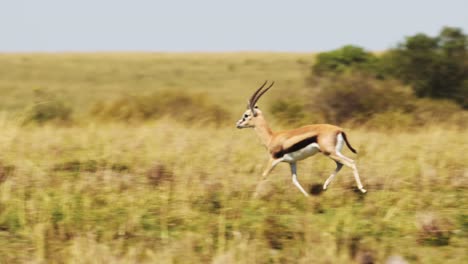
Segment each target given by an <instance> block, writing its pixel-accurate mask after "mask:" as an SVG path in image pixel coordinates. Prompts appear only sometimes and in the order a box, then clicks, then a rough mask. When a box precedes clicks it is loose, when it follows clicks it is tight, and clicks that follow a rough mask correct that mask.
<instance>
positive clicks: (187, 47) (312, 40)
mask: <svg viewBox="0 0 468 264" xmlns="http://www.w3.org/2000/svg"><path fill="white" fill-rule="evenodd" d="M443 26H453V27H459V28H462V29H463V31H464V32H465V34H468V1H466V0H446V1H442V0H438V1H436V0H392V1H380V0H354V1H350V0H320V1H317V0H309V1H306V0H289V1H285V0H282V1H280V0H270V1H264V0H231V1H224V0H217V1H215V0H192V1H190V0H184V1H182V0H165V1H160V0H153V1H150V0H133V1H130V0H125V1H124V0H75V1H71V0H40V1H39V0H0V52H69V51H72V52H97V51H111V52H114V51H137V52H138V51H151V52H159V51H163V52H193V51H197V52H224V51H228V52H231V51H233V52H235V51H284V52H313V51H325V50H331V49H335V48H339V47H341V46H343V45H346V44H354V45H358V46H361V47H364V48H366V49H368V50H372V51H381V50H385V49H388V48H391V47H394V46H395V45H396V44H397V43H398V42H401V41H403V40H404V37H405V36H410V35H414V34H416V33H420V32H422V33H426V34H428V35H431V36H435V35H436V34H438V32H439V31H440V30H441V28H442V27H443Z"/></svg>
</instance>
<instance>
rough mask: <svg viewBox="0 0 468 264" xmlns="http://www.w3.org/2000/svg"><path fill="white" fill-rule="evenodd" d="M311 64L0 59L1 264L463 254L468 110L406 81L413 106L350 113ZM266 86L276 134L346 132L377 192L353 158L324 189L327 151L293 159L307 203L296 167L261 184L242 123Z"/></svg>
mask: <svg viewBox="0 0 468 264" xmlns="http://www.w3.org/2000/svg"><path fill="white" fill-rule="evenodd" d="M313 63H314V55H313V54H306V53H304V54H302V53H187V54H183V53H180V54H177V53H174V54H170V53H168V54H164V53H85V54H79V53H76V54H73V53H69V54H67V53H63V54H60V53H58V54H0V95H1V96H0V263H385V262H386V261H387V260H388V259H397V258H399V259H404V261H406V262H403V263H467V262H468V253H467V248H468V167H467V164H468V157H467V151H468V136H467V135H468V134H467V132H466V131H467V128H468V126H467V121H466V120H468V119H467V117H468V116H467V114H466V111H464V110H462V109H461V108H458V107H457V106H455V105H454V104H452V103H450V102H447V101H431V100H429V99H427V100H426V99H414V100H413V99H412V97H411V94H410V92H409V91H408V88H407V87H406V86H405V85H400V84H395V85H396V86H398V87H399V88H398V89H397V91H395V93H394V94H391V96H389V97H388V98H386V99H385V101H386V102H388V101H390V102H395V104H397V102H402V101H403V100H405V102H406V100H411V102H407V103H405V105H404V106H401V108H398V109H393V108H392V107H387V106H385V107H387V108H386V109H387V110H386V111H385V112H379V113H378V114H375V115H374V114H372V113H370V112H372V111H369V113H368V112H366V113H365V114H362V115H359V116H356V117H349V118H347V119H346V120H341V119H340V116H343V115H340V114H339V113H337V112H335V113H332V112H331V111H332V110H333V109H330V108H334V107H335V108H336V107H340V105H338V104H331V103H329V101H328V99H327V98H329V99H330V100H331V97H330V94H327V93H324V92H323V91H322V90H326V89H325V88H326V87H328V86H327V85H330V83H333V82H329V81H323V80H317V79H313V78H314V77H313V76H311V70H310V69H311V67H312V65H313ZM346 78H350V80H348V79H347V80H345V81H349V82H350V83H361V81H360V79H359V78H360V77H359V76H358V77H346ZM356 78H357V79H356ZM267 79H268V80H274V81H275V83H276V84H275V86H274V87H273V88H272V89H271V90H270V91H269V92H268V93H267V94H265V96H264V97H263V98H262V99H261V100H260V102H259V107H260V108H261V109H262V110H263V112H264V113H265V116H266V118H267V120H268V121H269V122H270V125H271V127H272V128H273V129H274V130H281V129H288V128H294V127H297V126H300V125H305V124H307V123H312V122H330V123H335V124H337V125H339V126H341V127H343V128H345V130H346V132H347V135H348V139H349V141H350V143H351V144H352V145H353V147H354V148H356V149H357V151H358V154H357V155H355V154H353V153H351V152H350V151H349V150H348V149H346V148H344V154H345V155H347V156H349V157H352V158H354V159H356V161H357V166H358V169H359V172H360V175H361V179H362V181H363V184H364V187H365V188H366V189H367V191H368V193H366V194H361V193H359V192H358V191H356V189H355V182H354V178H353V175H352V172H351V170H350V169H348V168H343V169H342V170H341V172H340V173H339V174H338V175H337V177H336V178H335V180H334V181H333V182H332V183H331V185H330V186H329V189H328V190H327V191H321V186H322V184H323V183H324V181H325V180H326V179H327V177H328V176H329V175H330V174H331V172H332V171H333V170H334V169H335V163H334V162H333V161H332V160H330V159H329V158H327V157H325V156H323V155H320V154H318V155H316V156H314V157H312V158H309V159H306V160H304V161H301V162H299V163H298V177H299V181H300V182H301V184H302V185H303V186H304V187H305V189H307V190H309V191H310V192H311V196H310V197H307V198H306V197H304V196H303V195H302V194H301V192H300V191H299V190H298V189H297V188H296V187H295V186H294V185H293V184H292V182H291V177H290V171H289V166H288V165H287V164H280V165H278V167H277V168H276V169H275V170H273V172H272V173H271V174H270V176H269V178H268V180H266V181H261V173H262V171H263V169H264V166H265V165H266V161H267V158H268V156H267V152H266V151H265V149H264V147H263V146H262V145H261V144H260V142H259V140H258V139H257V137H256V135H255V133H254V131H253V130H249V129H244V130H239V129H236V128H235V123H236V121H237V120H238V119H239V118H240V117H241V114H242V113H243V111H244V110H245V106H246V102H247V99H248V98H249V96H250V95H251V93H252V92H253V91H254V90H255V89H256V88H257V87H258V86H260V85H261V84H262V83H263V81H264V80H267ZM342 81H343V80H337V82H342ZM374 85H376V86H378V87H377V88H376V89H377V90H379V89H380V90H384V91H387V90H385V89H387V87H386V86H384V85H381V84H380V83H378V84H374V83H373V82H372V83H369V87H370V88H369V89H374V88H372V87H374ZM391 85H392V84H391ZM381 88H382V89H381ZM321 89H322V90H321ZM380 90H379V91H380ZM385 94H387V93H385ZM325 95H326V96H327V97H324V96H325ZM408 98H410V99H408ZM418 100H421V101H418ZM372 101H373V102H376V101H378V100H377V99H376V100H372ZM413 101H414V102H413ZM391 104H393V103H391ZM402 109H403V110H402ZM330 113H332V114H330Z"/></svg>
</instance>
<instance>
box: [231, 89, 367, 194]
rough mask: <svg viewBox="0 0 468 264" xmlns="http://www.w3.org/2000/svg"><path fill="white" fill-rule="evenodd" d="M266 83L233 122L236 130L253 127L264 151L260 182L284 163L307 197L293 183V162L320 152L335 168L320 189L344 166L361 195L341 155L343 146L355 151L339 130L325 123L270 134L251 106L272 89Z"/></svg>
mask: <svg viewBox="0 0 468 264" xmlns="http://www.w3.org/2000/svg"><path fill="white" fill-rule="evenodd" d="M266 84H267V82H266V81H265V83H263V85H262V86H261V87H260V88H258V89H257V91H255V93H253V95H252V96H251V97H250V99H249V102H248V105H247V110H246V111H245V112H244V114H243V116H242V118H241V119H240V120H239V121H238V122H237V128H254V129H255V132H256V133H257V135H258V137H259V138H260V140H261V142H262V143H263V145H265V146H266V147H267V149H268V152H269V156H270V158H269V160H268V165H267V167H266V169H265V171H264V172H263V179H266V177H267V176H268V174H269V173H270V172H271V170H273V168H274V167H275V166H276V165H278V163H280V162H287V163H289V165H290V166H291V174H292V181H293V183H294V185H296V187H297V188H299V190H301V192H302V193H303V194H304V195H306V196H307V195H308V194H307V192H306V191H305V190H304V188H302V186H301V185H300V184H299V182H298V180H297V174H296V162H297V161H299V160H302V159H305V158H307V157H310V156H312V155H314V154H316V153H318V152H320V153H323V154H324V155H326V156H327V157H329V158H331V159H332V160H334V161H335V162H336V169H335V171H334V172H333V173H332V174H331V175H330V177H328V179H327V180H326V181H325V184H324V185H323V189H327V187H328V185H329V184H330V182H331V181H332V180H333V178H334V177H335V176H336V174H337V173H338V172H339V171H340V169H341V168H342V167H343V165H345V166H347V167H350V168H351V169H352V170H353V174H354V178H355V180H356V183H357V186H358V188H359V190H361V192H363V193H365V192H366V190H365V189H364V188H363V186H362V183H361V180H360V179H359V173H358V170H357V168H356V164H355V162H354V160H352V159H350V158H348V157H346V156H344V155H343V154H341V149H342V148H343V144H344V143H345V144H346V146H348V148H349V149H350V150H351V151H352V152H354V153H356V150H355V149H354V148H353V147H351V145H350V144H349V142H348V140H347V138H346V134H345V132H343V129H342V128H340V127H337V126H333V125H328V124H316V125H308V126H304V127H300V128H296V129H292V130H286V131H280V132H273V131H272V130H271V129H270V127H269V126H268V123H267V121H266V120H265V117H264V116H263V114H262V111H260V109H258V107H257V106H256V105H255V104H256V103H257V101H258V99H259V98H260V97H261V96H262V95H263V94H265V93H266V92H267V91H268V89H270V88H271V87H272V86H273V84H274V82H273V83H271V84H270V86H268V87H267V88H265V89H263V88H264V87H265V85H266Z"/></svg>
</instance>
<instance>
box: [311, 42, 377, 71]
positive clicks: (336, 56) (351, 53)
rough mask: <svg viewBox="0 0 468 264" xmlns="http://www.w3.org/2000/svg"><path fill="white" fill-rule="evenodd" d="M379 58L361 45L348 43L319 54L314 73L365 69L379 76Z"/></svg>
mask: <svg viewBox="0 0 468 264" xmlns="http://www.w3.org/2000/svg"><path fill="white" fill-rule="evenodd" d="M377 63H378V59H377V57H376V56H375V55H373V54H372V53H370V52H367V51H365V50H364V49H363V48H361V47H357V46H353V45H347V46H344V47H342V48H340V49H337V50H333V51H329V52H323V53H320V54H318V55H317V61H316V63H315V64H314V66H313V67H312V71H313V73H314V74H318V75H324V74H327V73H343V72H345V71H354V70H358V71H364V72H367V73H372V74H375V75H376V76H378V67H377Z"/></svg>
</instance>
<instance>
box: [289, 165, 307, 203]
mask: <svg viewBox="0 0 468 264" xmlns="http://www.w3.org/2000/svg"><path fill="white" fill-rule="evenodd" d="M289 165H290V166H291V174H292V181H293V183H294V185H296V187H297V188H299V190H301V192H302V193H303V194H304V195H305V196H309V194H307V192H306V191H305V190H304V188H302V186H301V184H300V183H299V181H298V180H297V174H296V163H295V162H294V163H290V164H289Z"/></svg>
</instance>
